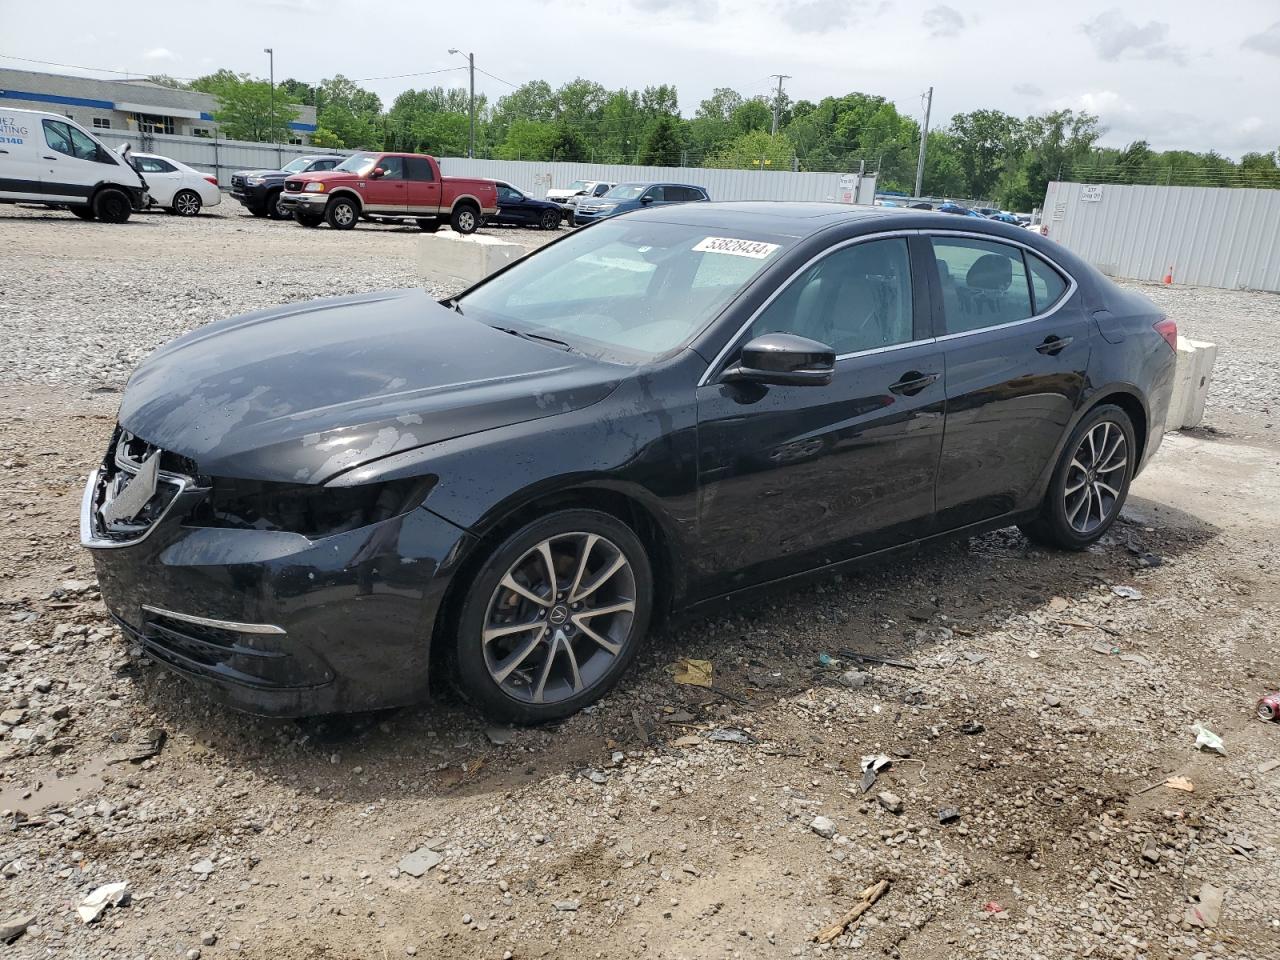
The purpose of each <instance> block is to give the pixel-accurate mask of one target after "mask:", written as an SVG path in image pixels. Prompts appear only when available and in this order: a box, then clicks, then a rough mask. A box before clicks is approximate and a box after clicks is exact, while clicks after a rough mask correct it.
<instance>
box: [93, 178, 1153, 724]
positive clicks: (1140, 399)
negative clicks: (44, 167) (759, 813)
mask: <svg viewBox="0 0 1280 960" xmlns="http://www.w3.org/2000/svg"><path fill="white" fill-rule="evenodd" d="M1175 337H1176V330H1175V327H1174V324H1173V323H1172V321H1170V320H1167V319H1165V317H1164V316H1163V315H1162V314H1161V312H1160V310H1159V308H1157V307H1156V306H1155V305H1153V304H1152V303H1151V302H1150V301H1149V300H1147V299H1146V298H1145V297H1142V296H1140V295H1138V294H1137V293H1134V292H1132V291H1128V290H1123V289H1121V288H1120V287H1118V286H1116V285H1115V284H1114V283H1112V282H1111V281H1110V280H1108V279H1107V278H1106V277H1104V276H1103V275H1102V274H1101V273H1099V272H1098V271H1097V270H1095V269H1094V268H1093V267H1091V266H1089V265H1087V264H1086V263H1085V262H1084V261H1082V260H1080V259H1079V258H1077V257H1076V256H1074V255H1073V254H1072V253H1070V252H1069V251H1068V250H1066V249H1064V248H1062V247H1059V246H1057V245H1056V244H1054V243H1052V242H1050V241H1048V240H1045V239H1043V238H1041V237H1039V236H1036V235H1034V234H1031V233H1029V232H1027V231H1025V230H1019V229H1015V228H1012V227H1007V226H1005V225H1004V224H1000V223H994V222H992V221H988V220H984V221H983V222H982V223H976V222H968V221H966V222H964V223H963V224H961V223H960V222H959V220H958V219H957V218H956V217H950V216H945V215H942V214H937V213H929V212H920V211H914V210H902V209H898V210H892V209H884V208H856V207H850V206H847V205H844V204H819V203H790V204H784V203H723V204H701V203H691V204H687V205H684V206H682V207H679V208H670V207H668V208H665V209H662V210H645V211H639V212H636V213H632V214H629V215H628V216H625V217H621V218H618V219H616V220H611V221H607V222H605V223H601V224H597V225H595V226H593V227H592V228H591V229H588V230H582V231H577V232H575V233H571V234H567V235H566V236H564V237H563V238H561V239H560V240H558V241H556V242H554V243H551V244H548V245H547V246H545V247H543V248H542V249H541V250H539V251H538V252H536V253H534V254H532V255H530V256H528V257H526V258H525V259H523V260H520V261H518V262H517V263H515V264H514V265H512V266H511V267H509V268H507V269H505V270H503V271H501V272H500V273H498V274H496V275H494V276H492V277H490V278H488V279H487V280H485V281H483V282H481V283H480V284H478V285H476V286H474V287H472V288H471V289H470V290H468V291H467V292H465V293H463V294H461V295H459V296H458V297H456V298H454V299H452V300H446V301H444V302H443V303H436V302H434V301H432V300H431V299H430V298H429V297H428V295H427V294H426V293H425V292H424V291H422V290H420V289H415V290H402V291H392V292H385V293H367V294H361V295H356V296H349V297H342V298H337V299H331V300H321V301H317V302H315V303H313V304H297V303H294V304H290V305H288V306H285V307H280V308H278V309H275V310H266V311H260V312H257V313H252V314H248V315H246V316H244V317H239V318H236V319H230V320H223V321H220V322H217V323H213V324H210V325H208V326H205V327H201V328H200V329H197V330H195V331H193V332H191V333H188V334H186V335H184V336H182V337H179V338H178V339H177V340H174V341H173V342H171V343H170V344H168V345H167V346H165V347H162V348H160V349H159V350H158V351H156V352H155V353H154V354H152V355H151V356H150V357H149V358H148V359H147V360H146V361H145V362H144V363H143V364H142V365H141V366H140V367H139V368H138V369H137V370H136V371H135V372H134V374H133V376H132V377H131V378H130V380H129V383H128V386H127V387H126V389H125V391H124V394H123V397H122V399H121V404H120V412H119V425H118V427H117V428H116V430H115V433H114V435H113V436H112V438H111V440H110V443H109V444H108V446H107V452H106V455H105V457H104V459H103V461H102V464H101V466H100V467H99V468H98V469H97V470H95V471H94V472H93V474H92V475H91V476H90V478H89V482H88V485H87V487H86V490H85V497H84V504H83V508H82V513H81V538H82V540H83V542H84V544H85V545H86V546H88V547H89V548H90V549H91V550H92V552H93V558H94V562H95V566H96V568H97V574H98V579H99V582H100V584H101V588H102V596H103V598H104V600H105V602H106V604H107V606H108V608H109V610H110V611H111V614H112V615H113V616H114V617H115V618H116V621H117V622H118V623H119V624H120V625H121V627H122V628H123V629H124V630H125V631H126V632H127V633H128V634H129V635H130V636H131V637H133V638H134V639H135V640H136V641H137V642H138V643H140V645H141V646H142V648H143V649H144V650H145V651H146V653H147V654H148V655H149V656H151V657H153V658H154V659H155V660H157V661H159V662H160V663H161V664H164V665H165V666H167V667H169V668H171V669H173V670H175V671H177V672H179V673H181V674H183V675H185V676H187V677H190V678H194V679H197V680H200V681H204V682H205V683H206V684H207V685H208V687H209V688H210V689H211V690H214V691H216V692H217V693H218V694H219V695H220V696H221V697H222V698H223V699H225V700H226V701H227V702H229V703H230V704H232V705H234V706H236V707H239V708H242V709H245V710H250V711H254V712H262V713H273V714H305V713H320V712H331V711H348V710H367V709H372V708H375V707H386V706H391V705H397V704H404V703H408V702H411V701H415V700H418V699H420V698H422V697H424V696H425V695H426V693H427V690H428V686H427V684H428V680H429V679H430V677H431V676H432V674H433V671H435V670H437V669H443V670H445V671H448V672H449V673H450V675H451V676H452V677H453V678H454V679H455V680H456V682H457V683H458V685H459V686H460V687H461V689H462V690H463V691H464V692H465V693H466V695H467V696H468V697H469V698H470V699H471V700H472V701H474V702H475V703H476V704H478V705H480V706H481V707H482V708H483V709H484V710H485V711H486V712H488V713H489V714H491V715H493V716H499V717H504V718H509V719H514V720H517V721H524V722H529V721H539V720H546V719H550V718H554V717H562V716H565V715H566V714H569V713H571V712H573V711H575V710H577V709H578V708H580V707H582V706H584V705H586V704H588V703H591V702H592V701H594V700H595V699H597V698H598V697H600V696H601V695H603V694H604V693H605V691H607V690H608V689H609V688H610V687H611V686H612V685H613V684H614V683H615V682H616V681H617V680H618V678H619V677H620V676H621V675H622V674H623V672H624V671H625V670H626V668H627V666H628V664H630V663H631V662H632V661H633V660H634V659H635V657H636V654H637V652H638V650H639V649H640V646H641V644H642V643H643V642H644V639H645V635H646V633H647V632H648V629H649V626H650V624H651V623H653V622H654V621H655V620H656V619H659V618H662V617H665V616H666V615H668V614H670V613H672V612H673V611H683V610H689V609H696V608H700V607H704V606H705V605H707V604H711V603H713V602H719V601H722V600H724V599H725V598H726V597H733V596H737V595H742V596H744V597H754V596H757V595H758V593H759V591H760V589H761V588H763V587H765V586H767V585H770V584H777V583H780V582H785V581H788V580H790V579H791V578H794V577H797V576H799V575H802V574H807V573H812V572H814V571H820V572H827V571H835V570H839V569H843V568H844V567H845V566H846V565H848V564H849V563H851V562H854V561H861V562H865V561H868V560H871V561H877V562H878V561H880V560H882V559H883V557H884V556H885V555H886V554H888V553H890V552H892V551H896V550H899V549H903V548H908V547H912V546H914V545H917V544H920V543H921V542H924V541H929V540H934V539H937V538H940V537H943V536H946V535H952V534H958V535H964V536H968V535H973V534H978V533H981V532H983V531H987V530H992V529H995V528H998V527H1004V526H1007V525H1010V524H1018V525H1020V526H1021V528H1022V530H1023V531H1025V532H1026V534H1027V535H1028V536H1029V537H1031V538H1032V539H1033V540H1035V541H1036V542H1038V543H1043V544H1049V545H1053V546H1057V547H1064V548H1068V549H1083V548H1085V547H1087V546H1088V545H1090V544H1092V543H1093V542H1094V541H1096V540H1097V539H1098V538H1099V537H1100V536H1102V534H1103V533H1104V532H1106V530H1107V528H1108V527H1109V526H1110V525H1111V523H1112V522H1113V521H1114V520H1115V518H1116V516H1117V514H1118V513H1119V512H1120V509H1121V507H1122V505H1123V504H1124V501H1125V496H1126V495H1127V493H1128V491H1129V483H1130V480H1131V479H1132V477H1133V476H1134V474H1135V473H1136V472H1137V471H1138V470H1140V469H1142V467H1143V466H1144V465H1145V464H1146V463H1147V462H1148V461H1149V460H1150V459H1151V456H1152V455H1153V454H1154V453H1155V451H1156V449H1157V448H1158V447H1159V445H1160V441H1161V437H1162V435H1163V433H1164V423H1165V415H1166V410H1167V408H1168V405H1169V396H1170V392H1171V384H1172V377H1173V368H1174V356H1175V354H1174V349H1173V342H1174V339H1175Z"/></svg>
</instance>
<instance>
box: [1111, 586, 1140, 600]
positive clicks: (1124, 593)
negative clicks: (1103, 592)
mask: <svg viewBox="0 0 1280 960" xmlns="http://www.w3.org/2000/svg"><path fill="white" fill-rule="evenodd" d="M1111 592H1112V593H1114V594H1115V595H1116V596H1117V597H1123V598H1124V599H1125V600H1141V599H1142V591H1141V590H1139V589H1138V588H1137V587H1112V588H1111Z"/></svg>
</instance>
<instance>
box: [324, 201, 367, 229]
mask: <svg viewBox="0 0 1280 960" xmlns="http://www.w3.org/2000/svg"><path fill="white" fill-rule="evenodd" d="M324 219H325V221H326V222H327V223H328V224H329V226H331V227H333V229H335V230H350V229H351V228H353V227H354V226H355V225H356V221H357V220H359V219H360V208H359V206H357V204H356V202H355V201H354V200H349V199H348V198H346V197H334V198H333V199H332V200H330V201H329V206H328V207H327V208H326V209H325V212H324Z"/></svg>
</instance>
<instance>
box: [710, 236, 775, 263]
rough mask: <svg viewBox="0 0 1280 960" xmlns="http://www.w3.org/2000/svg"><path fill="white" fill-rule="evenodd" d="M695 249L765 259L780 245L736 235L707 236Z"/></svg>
mask: <svg viewBox="0 0 1280 960" xmlns="http://www.w3.org/2000/svg"><path fill="white" fill-rule="evenodd" d="M693 249H694V252H695V253H727V254H729V255H730V256H733V257H750V258H751V259H752V260H764V259H766V258H767V257H768V256H769V254H771V253H773V251H775V250H777V249H778V245H777V244H776V243H762V242H761V241H759V240H738V239H735V238H734V237H706V238H704V239H702V240H699V241H698V243H697V245H696V246H694V248H693Z"/></svg>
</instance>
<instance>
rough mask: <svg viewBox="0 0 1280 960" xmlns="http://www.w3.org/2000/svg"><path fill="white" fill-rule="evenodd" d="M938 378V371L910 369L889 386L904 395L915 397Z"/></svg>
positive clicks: (891, 390) (892, 390) (891, 389)
mask: <svg viewBox="0 0 1280 960" xmlns="http://www.w3.org/2000/svg"><path fill="white" fill-rule="evenodd" d="M937 379H938V374H936V373H921V372H920V371H919V370H909V371H907V372H906V373H904V374H903V375H902V379H901V380H899V381H898V382H897V383H894V384H891V385H890V386H889V391H890V392H891V393H897V394H900V395H901V396H904V397H914V396H915V395H916V394H917V393H919V392H920V391H921V390H923V389H924V388H925V387H927V386H929V385H930V384H931V383H933V382H935V381H936V380H937Z"/></svg>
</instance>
